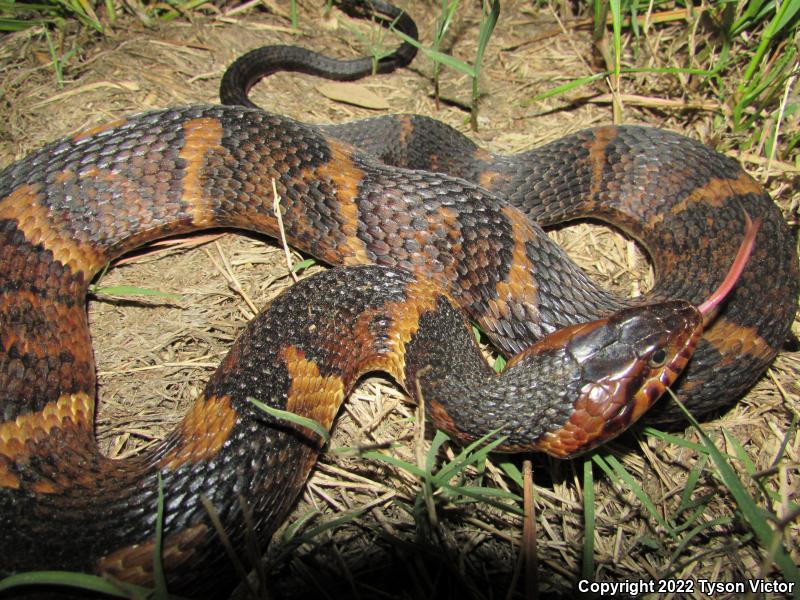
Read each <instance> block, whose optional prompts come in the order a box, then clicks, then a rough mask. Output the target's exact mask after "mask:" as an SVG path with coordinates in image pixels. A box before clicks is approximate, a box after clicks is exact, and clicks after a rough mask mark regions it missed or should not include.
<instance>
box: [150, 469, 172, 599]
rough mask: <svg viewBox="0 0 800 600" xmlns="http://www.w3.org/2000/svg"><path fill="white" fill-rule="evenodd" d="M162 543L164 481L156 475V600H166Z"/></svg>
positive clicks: (154, 569) (154, 561)
mask: <svg viewBox="0 0 800 600" xmlns="http://www.w3.org/2000/svg"><path fill="white" fill-rule="evenodd" d="M163 542H164V481H163V479H162V478H161V473H160V472H159V473H158V508H157V510H156V543H155V545H154V548H153V580H154V582H155V589H154V590H153V597H154V598H155V599H156V600H167V598H169V593H168V592H167V578H166V576H165V574H164V562H163V561H162V559H161V557H162V553H161V550H162V548H163Z"/></svg>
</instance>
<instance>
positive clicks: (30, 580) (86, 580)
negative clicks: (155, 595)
mask: <svg viewBox="0 0 800 600" xmlns="http://www.w3.org/2000/svg"><path fill="white" fill-rule="evenodd" d="M29 585H56V586H66V587H71V588H77V589H80V590H83V591H85V592H97V593H101V594H107V595H109V596H114V597H116V598H132V597H133V598H142V599H144V598H147V597H148V596H149V595H150V590H148V589H147V588H143V587H140V586H136V585H132V584H129V583H121V582H120V583H112V582H110V581H108V580H106V579H103V578H102V577H99V576H97V575H89V574H87V573H72V572H70V571H30V572H28V573H17V574H16V575H9V576H8V577H6V578H5V579H0V593H1V592H5V591H7V590H11V589H14V588H19V587H25V586H29ZM173 598H175V596H173Z"/></svg>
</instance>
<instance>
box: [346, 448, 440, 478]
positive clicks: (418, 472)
mask: <svg viewBox="0 0 800 600" xmlns="http://www.w3.org/2000/svg"><path fill="white" fill-rule="evenodd" d="M361 456H363V457H364V458H370V459H372V460H378V461H381V462H385V463H387V464H390V465H392V466H393V467H397V468H400V469H403V470H404V471H408V472H409V473H411V474H412V475H414V476H416V477H419V478H420V479H425V478H427V477H428V472H427V471H425V469H421V468H420V467H418V466H417V465H415V464H413V463H410V462H407V461H405V460H402V459H399V458H396V457H394V456H391V455H390V454H385V453H383V452H378V451H377V450H369V451H367V452H363V453H362V454H361Z"/></svg>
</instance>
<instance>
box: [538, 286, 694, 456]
mask: <svg viewBox="0 0 800 600" xmlns="http://www.w3.org/2000/svg"><path fill="white" fill-rule="evenodd" d="M702 333H703V314H702V313H701V312H700V311H699V310H698V309H697V308H696V307H695V306H693V305H692V304H691V303H689V302H684V301H682V300H671V301H667V302H660V303H656V304H648V305H645V306H638V307H633V308H625V309H623V310H620V311H618V312H616V313H614V314H613V315H611V316H610V317H608V318H606V319H601V320H598V321H592V322H590V323H584V324H582V325H575V326H572V327H567V328H565V329H562V330H560V331H558V332H557V333H556V334H554V335H553V336H548V337H547V338H545V339H544V340H542V341H541V342H540V343H539V344H537V346H540V347H539V348H538V351H540V352H541V351H542V350H543V349H544V348H542V345H547V346H550V344H554V345H556V346H561V347H562V348H563V351H564V352H565V353H566V355H567V356H568V358H569V360H570V362H572V364H574V365H576V366H577V371H578V372H579V373H580V379H579V381H580V387H579V394H578V396H577V398H576V399H575V400H574V402H573V404H572V407H573V411H572V413H571V415H570V417H569V419H568V420H567V422H566V423H564V425H562V426H561V427H560V428H559V429H557V430H555V431H550V432H548V433H545V434H544V435H543V436H542V437H540V438H539V439H538V440H537V442H536V449H537V450H541V451H544V452H547V453H548V454H551V455H553V456H557V457H559V458H569V457H572V456H575V455H578V454H581V453H583V452H586V451H588V450H591V449H592V448H595V447H597V446H598V445H600V444H603V443H605V442H607V441H609V440H610V439H612V438H614V437H616V436H617V435H619V434H620V433H622V432H623V431H625V429H627V428H628V427H630V426H631V425H632V424H633V423H635V422H636V420H637V419H639V417H641V416H642V415H643V414H644V413H645V412H646V411H647V410H648V409H649V408H650V407H651V406H652V405H653V403H654V402H655V401H656V400H657V399H658V398H659V397H660V396H661V395H662V394H663V393H664V391H665V390H666V388H667V387H669V386H670V385H671V384H672V383H673V382H674V381H675V380H676V379H677V378H678V376H679V375H680V374H681V373H682V372H683V370H684V368H685V367H686V365H687V363H688V362H689V359H690V358H691V356H692V354H693V353H694V349H695V347H696V345H697V343H698V341H699V340H700V337H701V335H702ZM550 347H553V346H550Z"/></svg>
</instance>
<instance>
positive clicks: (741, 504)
mask: <svg viewBox="0 0 800 600" xmlns="http://www.w3.org/2000/svg"><path fill="white" fill-rule="evenodd" d="M673 399H674V400H675V402H676V403H677V404H678V406H679V407H680V409H681V411H683V413H684V414H685V415H686V417H687V418H688V419H689V422H690V423H691V424H692V427H694V429H695V430H696V431H697V434H698V435H699V436H700V440H701V441H702V442H703V445H704V446H705V447H706V449H707V451H708V454H709V456H710V457H711V460H712V461H713V462H714V466H715V467H716V469H717V472H718V473H719V476H720V479H721V480H722V482H723V483H724V485H725V487H726V488H727V489H728V491H729V492H730V494H731V496H733V499H734V501H735V502H736V506H737V507H738V509H739V512H740V513H741V514H742V516H743V517H744V519H745V521H746V522H747V524H748V525H749V526H750V528H751V529H752V530H753V533H755V535H756V537H757V538H758V541H759V542H760V543H761V545H762V546H763V547H764V548H767V549H769V550H771V554H772V556H771V558H772V559H773V560H774V561H775V563H776V564H777V565H778V567H779V568H780V570H781V571H782V573H783V576H784V578H785V579H786V581H800V569H798V567H797V565H796V564H795V563H794V561H793V560H792V558H791V557H790V556H789V555H788V554H787V553H786V551H785V549H784V547H783V543H782V541H781V539H780V534H779V533H778V532H776V531H774V530H773V529H772V527H771V526H770V524H769V522H768V521H767V519H766V518H765V514H764V511H763V510H762V509H761V508H759V506H758V505H757V504H756V502H755V500H754V499H753V498H752V496H750V494H749V493H748V492H747V489H746V488H745V486H744V485H743V484H742V482H741V480H740V479H739V477H738V476H737V475H736V472H735V471H734V470H733V467H731V465H730V463H729V462H728V461H727V460H726V458H725V456H724V455H723V454H722V452H720V451H719V449H718V448H717V447H716V445H714V442H712V441H711V438H709V437H708V434H706V432H705V430H703V428H702V427H701V426H700V424H699V423H698V422H697V420H696V419H695V418H694V416H692V414H691V413H690V412H689V411H688V410H686V407H685V406H684V405H683V403H682V402H681V401H680V400H678V399H677V398H675V397H674V396H673ZM799 587H800V586H799ZM797 594H800V589H798V590H797Z"/></svg>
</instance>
